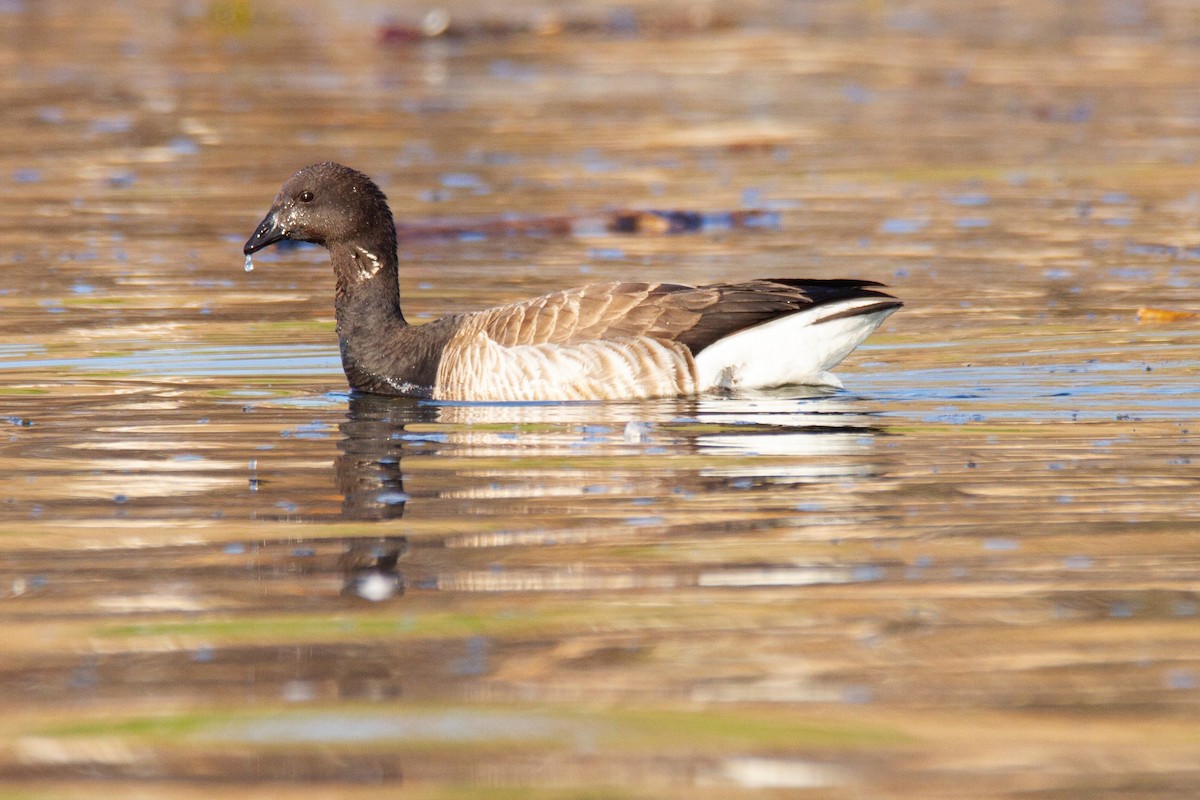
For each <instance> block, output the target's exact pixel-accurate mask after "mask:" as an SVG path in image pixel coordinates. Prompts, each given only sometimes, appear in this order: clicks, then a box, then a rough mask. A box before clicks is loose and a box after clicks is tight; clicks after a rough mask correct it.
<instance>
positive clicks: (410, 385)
mask: <svg viewBox="0 0 1200 800" xmlns="http://www.w3.org/2000/svg"><path fill="white" fill-rule="evenodd" d="M283 239H293V240H297V241H303V242H315V243H316V244H320V245H323V246H325V247H326V248H327V249H328V250H329V255H330V258H331V260H332V262H333V272H334V277H335V278H336V283H337V286H336V293H335V296H334V308H335V311H336V316H337V333H338V339H339V341H340V343H341V353H342V366H343V368H344V369H345V371H346V378H347V379H348V380H349V383H350V388H351V389H353V390H355V391H359V392H370V393H376V394H390V395H405V396H409V397H424V398H433V399H438V400H467V401H534V400H627V399H635V398H646V397H674V396H679V395H692V394H698V393H701V392H706V391H710V390H722V389H724V390H729V389H738V388H756V387H760V388H761V387H770V386H779V385H783V384H824V385H832V386H841V383H840V382H839V381H838V379H837V378H836V377H834V376H833V375H831V374H830V373H829V370H830V369H832V368H833V367H834V366H835V365H836V364H838V362H840V361H841V360H842V359H843V358H845V357H846V356H847V355H848V354H849V353H850V351H852V350H853V349H854V348H855V347H857V346H858V345H859V344H860V343H861V342H862V341H863V340H864V339H866V338H867V336H869V335H870V334H871V332H872V331H874V330H875V328H877V327H878V326H879V324H880V323H881V322H883V320H884V319H885V318H886V317H887V316H888V315H889V314H891V313H892V312H893V311H895V310H896V309H898V308H900V306H901V303H900V301H899V300H897V299H896V298H894V297H892V296H891V295H888V294H885V293H884V292H882V291H880V290H879V288H878V287H880V286H881V284H878V283H875V282H874V281H861V280H803V279H799V278H775V279H770V280H766V279H763V280H752V281H747V282H745V283H714V284H710V285H706V286H683V285H680V284H672V283H625V282H611V283H599V284H594V285H590V286H583V287H580V288H577V289H567V290H565V291H561V292H554V293H553V294H548V295H545V296H543V297H536V298H533V299H531V300H524V301H521V302H518V303H513V304H511V305H506V306H500V307H497V308H492V309H487V310H485V311H477V312H473V313H467V314H455V315H453V316H449V317H444V318H442V319H439V320H436V321H434V322H429V323H426V324H423V325H409V324H408V322H407V321H405V319H404V314H403V312H401V310H400V292H399V286H398V282H397V269H396V268H397V258H396V227H395V222H394V221H393V219H392V212H391V210H390V209H389V208H388V204H387V198H385V197H384V194H383V192H382V191H380V189H379V187H378V186H376V185H375V183H374V182H373V181H371V179H370V178H368V177H367V176H366V175H363V174H362V173H361V172H357V171H356V170H353V169H350V168H349V167H344V166H342V165H340V164H335V163H332V162H325V163H322V164H314V165H312V166H309V167H305V168H304V169H302V170H300V171H299V172H297V173H296V174H295V175H293V176H292V177H291V178H289V179H288V180H287V182H286V183H285V184H284V185H283V188H282V189H280V191H279V194H278V195H277V196H276V197H275V202H274V204H273V205H272V206H271V210H270V211H269V212H267V216H266V217H265V218H264V219H263V221H262V223H260V224H259V226H258V229H257V230H255V231H254V235H252V236H251V237H250V239H249V241H247V242H246V246H245V248H243V249H244V251H245V254H246V256H247V266H250V261H249V256H250V255H251V254H252V253H255V252H257V251H258V250H261V249H262V248H264V247H266V246H268V245H270V244H274V243H275V242H278V241H281V240H283Z"/></svg>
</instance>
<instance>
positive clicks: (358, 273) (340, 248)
mask: <svg viewBox="0 0 1200 800" xmlns="http://www.w3.org/2000/svg"><path fill="white" fill-rule="evenodd" d="M329 255H330V258H331V260H332V261H333V274H334V278H335V280H336V281H337V290H336V294H335V295H334V309H335V311H336V314H337V327H338V334H339V335H342V336H344V335H348V334H350V333H351V332H352V331H358V330H359V329H361V328H374V329H375V332H376V333H377V334H378V333H382V332H383V331H384V330H387V329H390V328H393V327H395V326H402V325H406V324H407V323H406V322H405V321H404V314H403V313H402V312H401V311H400V284H399V279H398V276H397V270H396V245H395V244H394V243H390V244H389V243H385V242H377V243H374V244H371V243H367V242H363V243H357V244H341V243H338V244H332V245H330V246H329Z"/></svg>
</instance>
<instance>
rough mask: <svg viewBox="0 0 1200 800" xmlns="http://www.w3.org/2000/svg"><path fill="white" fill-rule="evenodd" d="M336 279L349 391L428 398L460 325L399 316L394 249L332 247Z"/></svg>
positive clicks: (339, 329) (448, 320) (447, 320)
mask: <svg viewBox="0 0 1200 800" xmlns="http://www.w3.org/2000/svg"><path fill="white" fill-rule="evenodd" d="M329 253H330V256H331V257H332V260H333V271H334V275H335V277H336V280H337V295H336V299H335V300H334V310H335V313H336V316H337V333H338V340H339V342H340V344H341V349H342V368H343V369H344V370H345V371H346V379H347V381H349V383H350V388H351V389H355V390H357V391H362V392H371V393H375V394H401V395H408V396H417V397H430V396H432V392H433V384H434V381H435V379H436V376H437V367H438V362H439V361H440V360H441V353H442V348H443V347H444V345H445V343H446V342H447V341H448V340H449V338H450V336H452V335H453V332H454V330H455V329H456V325H457V323H456V321H455V320H454V319H453V318H445V319H441V320H438V321H436V322H431V323H429V324H426V325H420V326H417V327H412V326H410V325H409V324H408V323H407V322H406V321H405V319H404V314H403V313H401V311H400V290H399V285H398V283H397V274H396V273H397V270H396V246H395V240H394V239H393V240H392V241H391V243H390V246H389V245H388V243H381V244H379V245H377V246H376V247H374V248H373V247H372V246H370V245H368V244H365V243H361V242H360V243H359V244H358V245H345V244H339V245H331V246H330V247H329Z"/></svg>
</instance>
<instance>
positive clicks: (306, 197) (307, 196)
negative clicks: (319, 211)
mask: <svg viewBox="0 0 1200 800" xmlns="http://www.w3.org/2000/svg"><path fill="white" fill-rule="evenodd" d="M312 199H313V193H312V192H309V191H303V192H301V193H300V202H301V203H311V202H312Z"/></svg>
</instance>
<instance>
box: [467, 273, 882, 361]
mask: <svg viewBox="0 0 1200 800" xmlns="http://www.w3.org/2000/svg"><path fill="white" fill-rule="evenodd" d="M880 286H881V284H878V283H875V282H874V281H860V280H806V279H798V278H780V279H770V280H767V279H763V280H754V281H747V282H744V283H717V284H710V285H706V286H686V285H682V284H671V283H634V282H612V283H599V284H592V285H589V286H583V287H580V288H577V289H569V290H566V291H561V292H554V293H553V294H548V295H543V296H542V297H536V298H532V299H530V300H525V301H521V302H518V303H512V304H510V305H505V306H499V307H496V308H492V309H488V310H486V311H480V312H478V313H476V314H471V315H468V316H470V317H472V318H473V320H474V323H475V324H476V325H477V326H478V327H477V329H478V330H480V331H482V332H483V333H486V334H487V336H488V337H489V338H491V339H492V340H493V341H495V342H496V343H497V344H499V345H502V346H505V347H514V346H518V345H540V344H577V343H580V342H587V341H597V340H605V339H614V338H638V337H649V338H652V339H660V340H666V341H675V342H679V343H681V344H683V345H685V346H686V347H687V348H688V349H689V350H690V351H691V352H692V353H693V354H695V353H699V352H700V351H701V350H703V349H704V348H706V347H708V346H709V345H711V344H712V343H713V342H715V341H717V340H718V339H721V338H724V337H726V336H729V335H731V334H733V333H736V332H737V331H740V330H744V329H746V328H750V327H753V326H755V325H760V324H762V323H764V322H769V321H770V320H773V319H776V318H778V317H782V316H786V315H788V314H794V313H796V312H798V311H803V310H804V309H807V308H811V307H813V306H818V305H822V304H824V303H831V302H835V301H839V300H845V299H849V298H853V297H880V298H883V299H885V300H888V301H891V300H894V298H892V297H891V296H890V295H888V294H885V293H884V292H882V291H879V289H878V288H876V287H880Z"/></svg>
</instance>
